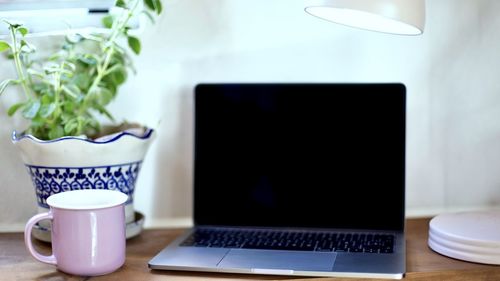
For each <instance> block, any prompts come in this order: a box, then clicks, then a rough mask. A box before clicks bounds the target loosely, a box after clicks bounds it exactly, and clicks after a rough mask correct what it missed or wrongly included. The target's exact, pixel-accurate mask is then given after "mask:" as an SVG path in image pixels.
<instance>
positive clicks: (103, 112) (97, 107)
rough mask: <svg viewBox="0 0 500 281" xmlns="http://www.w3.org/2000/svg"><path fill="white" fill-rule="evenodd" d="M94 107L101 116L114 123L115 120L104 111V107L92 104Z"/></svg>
mask: <svg viewBox="0 0 500 281" xmlns="http://www.w3.org/2000/svg"><path fill="white" fill-rule="evenodd" d="M94 107H95V109H97V110H98V111H99V112H100V113H101V114H104V115H105V116H106V117H108V119H109V120H111V121H115V118H113V115H111V113H109V111H107V110H106V108H104V106H102V105H100V104H94Z"/></svg>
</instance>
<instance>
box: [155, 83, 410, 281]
mask: <svg viewBox="0 0 500 281" xmlns="http://www.w3.org/2000/svg"><path fill="white" fill-rule="evenodd" d="M405 104H406V90H405V87H404V85H402V84H201V85H198V86H197V87H196V90H195V162H194V165H195V167H194V222H195V226H194V227H193V228H192V229H190V230H189V231H187V232H186V233H185V234H184V235H182V236H180V237H178V238H177V239H176V240H175V241H173V242H172V243H171V244H170V245H168V246H167V247H166V248H165V249H164V250H162V251H161V252H160V253H158V254H157V255H156V256H155V257H154V258H153V259H151V260H150V261H149V267H150V268H151V269H158V270H184V271H186V270H187V271H205V272H230V273H247V274H271V275H300V276H332V277H370V278H391V279H400V278H402V277H403V276H404V273H405V236H404V209H405V204H404V196H405V193H404V182H405V179H404V178H405V176H404V171H405V115H406V114H405V111H406V110H405Z"/></svg>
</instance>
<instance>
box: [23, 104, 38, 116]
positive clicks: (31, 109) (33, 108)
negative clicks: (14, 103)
mask: <svg viewBox="0 0 500 281" xmlns="http://www.w3.org/2000/svg"><path fill="white" fill-rule="evenodd" d="M39 109H40V101H38V100H36V101H30V102H28V103H27V104H26V106H25V107H24V109H23V116H24V118H26V119H32V118H34V117H35V116H36V114H37V113H38V110H39Z"/></svg>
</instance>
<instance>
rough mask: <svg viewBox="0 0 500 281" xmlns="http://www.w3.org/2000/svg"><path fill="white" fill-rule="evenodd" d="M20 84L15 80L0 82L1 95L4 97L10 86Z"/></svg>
mask: <svg viewBox="0 0 500 281" xmlns="http://www.w3.org/2000/svg"><path fill="white" fill-rule="evenodd" d="M18 83H19V81H18V80H14V79H7V80H3V81H2V82H0V95H2V93H3V92H4V91H5V89H6V88H7V86H9V85H10V84H18Z"/></svg>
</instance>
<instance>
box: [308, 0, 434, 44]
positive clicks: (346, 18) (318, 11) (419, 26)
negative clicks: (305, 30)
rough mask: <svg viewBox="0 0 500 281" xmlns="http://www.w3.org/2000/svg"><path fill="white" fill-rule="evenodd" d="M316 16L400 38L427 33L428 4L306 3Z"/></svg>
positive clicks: (395, 0) (376, 0) (392, 0)
mask: <svg viewBox="0 0 500 281" xmlns="http://www.w3.org/2000/svg"><path fill="white" fill-rule="evenodd" d="M305 5H306V6H305V11H306V12H307V13H309V14H311V15H313V16H316V17H319V18H322V19H325V20H328V21H331V22H335V23H338V24H343V25H347V26H351V27H356V28H361V29H366V30H371V31H378V32H384V33H392V34H399V35H420V34H422V33H423V32H424V25H425V1H424V0H306V1H305Z"/></svg>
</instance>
